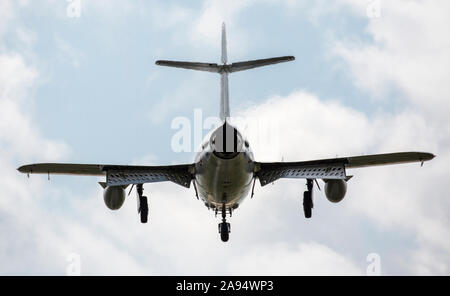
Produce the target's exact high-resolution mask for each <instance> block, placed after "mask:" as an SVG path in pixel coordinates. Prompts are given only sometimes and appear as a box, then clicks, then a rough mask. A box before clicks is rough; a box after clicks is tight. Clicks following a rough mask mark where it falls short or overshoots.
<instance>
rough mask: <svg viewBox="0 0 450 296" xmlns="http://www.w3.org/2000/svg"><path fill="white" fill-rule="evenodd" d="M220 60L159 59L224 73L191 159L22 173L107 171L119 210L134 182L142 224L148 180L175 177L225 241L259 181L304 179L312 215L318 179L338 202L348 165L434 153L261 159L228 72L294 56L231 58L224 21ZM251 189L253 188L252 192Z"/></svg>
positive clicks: (36, 167)
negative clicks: (232, 99)
mask: <svg viewBox="0 0 450 296" xmlns="http://www.w3.org/2000/svg"><path fill="white" fill-rule="evenodd" d="M221 48H222V55H221V63H220V64H216V63H199V62H182V61H168V60H158V61H156V65H159V66H168V67H176V68H183V69H190V70H196V71H206V72H212V73H217V74H219V75H220V87H221V92H220V119H221V124H220V126H219V127H218V128H217V129H215V130H214V131H213V132H212V133H211V136H210V137H209V139H208V140H207V141H206V142H205V143H204V144H203V145H202V147H201V151H200V152H199V153H198V154H197V155H196V157H195V160H194V162H193V163H189V164H180V165H167V166H136V165H110V164H68V163H39V164H29V165H24V166H21V167H19V168H18V170H19V172H21V173H24V174H28V175H29V174H48V175H50V174H67V175H87V176H105V177H106V180H105V182H99V183H100V185H101V186H102V187H103V188H104V192H103V198H104V201H105V204H106V206H107V207H108V208H109V209H111V210H118V209H120V208H121V206H122V205H123V203H124V201H125V198H126V191H125V189H126V188H127V187H128V186H130V185H132V187H131V189H130V192H131V190H132V189H133V187H136V193H137V201H138V214H139V215H140V220H141V222H142V223H147V221H148V212H149V209H148V201H147V197H146V196H144V195H143V187H144V184H146V183H156V182H164V181H171V182H173V183H175V184H178V185H181V186H183V187H186V188H190V186H191V184H192V185H193V187H194V189H195V194H196V197H197V199H201V200H202V202H203V203H204V205H205V206H206V207H207V208H208V209H210V210H213V211H214V212H215V214H216V216H217V214H218V213H220V214H221V217H222V222H221V223H219V225H218V230H219V233H220V237H221V240H222V241H224V242H227V241H228V240H229V235H230V232H231V226H230V223H228V222H227V217H228V216H230V217H231V216H232V213H233V211H234V210H236V209H237V208H238V207H239V205H240V204H241V203H242V202H243V201H244V199H245V198H246V197H247V196H248V195H251V197H253V195H254V188H255V182H256V180H257V179H258V180H259V182H260V184H261V186H262V187H264V186H266V185H268V184H271V183H273V182H275V181H276V180H278V179H281V178H291V179H304V180H306V185H307V190H306V191H305V192H304V194H303V211H304V215H305V217H306V218H311V216H312V209H313V207H314V203H313V187H314V184H316V185H317V186H319V183H318V182H317V180H318V179H322V180H323V182H324V183H325V186H324V191H325V196H326V197H327V199H328V200H329V201H330V202H333V203H338V202H340V201H341V200H342V199H343V198H344V196H345V194H346V191H347V182H348V180H349V179H350V178H351V177H352V176H349V175H347V173H346V169H354V168H362V167H370V166H379V165H388V164H401V163H409V162H420V163H422V164H423V162H424V161H428V160H431V159H433V158H434V155H433V154H431V153H425V152H396V153H387V154H374V155H365V156H352V157H339V158H337V157H336V158H330V159H319V160H307V161H298V162H258V161H256V160H255V159H254V157H253V153H252V150H251V148H250V144H249V142H248V141H247V139H246V138H244V137H243V135H242V134H241V133H240V132H239V131H238V129H237V128H236V127H235V126H233V125H232V123H231V122H230V121H231V120H230V118H231V116H230V106H229V92H228V75H229V74H231V73H234V72H238V71H244V70H250V69H253V68H257V67H262V66H268V65H273V64H277V63H283V62H289V61H293V60H295V58H294V57H293V56H282V57H275V58H269V59H260V60H250V61H244V62H237V63H231V64H229V63H228V59H227V40H226V30H225V24H223V25H222V46H221ZM250 191H251V193H250Z"/></svg>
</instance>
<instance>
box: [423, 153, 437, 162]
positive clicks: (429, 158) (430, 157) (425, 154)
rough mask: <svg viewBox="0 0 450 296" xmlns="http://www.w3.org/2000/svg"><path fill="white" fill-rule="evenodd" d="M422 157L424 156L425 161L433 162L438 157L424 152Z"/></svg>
mask: <svg viewBox="0 0 450 296" xmlns="http://www.w3.org/2000/svg"><path fill="white" fill-rule="evenodd" d="M422 155H423V160H424V161H428V160H432V159H433V158H435V157H436V155H434V154H433V153H429V152H422Z"/></svg>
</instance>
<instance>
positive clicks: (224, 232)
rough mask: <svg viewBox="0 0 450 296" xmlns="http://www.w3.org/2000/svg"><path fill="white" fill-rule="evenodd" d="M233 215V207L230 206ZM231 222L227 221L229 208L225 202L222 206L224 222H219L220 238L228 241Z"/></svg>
mask: <svg viewBox="0 0 450 296" xmlns="http://www.w3.org/2000/svg"><path fill="white" fill-rule="evenodd" d="M230 216H231V208H230ZM230 232H231V224H230V223H228V222H227V210H226V207H225V204H224V205H223V206H222V223H219V233H220V239H221V240H222V241H223V242H227V241H228V240H229V238H230Z"/></svg>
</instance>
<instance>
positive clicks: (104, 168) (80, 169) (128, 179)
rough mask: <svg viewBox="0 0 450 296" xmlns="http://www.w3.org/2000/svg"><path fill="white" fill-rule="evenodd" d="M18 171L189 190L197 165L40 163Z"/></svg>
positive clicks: (26, 166) (108, 183) (107, 183)
mask: <svg viewBox="0 0 450 296" xmlns="http://www.w3.org/2000/svg"><path fill="white" fill-rule="evenodd" d="M18 171H19V172H21V173H24V174H48V175H50V174H62V175H81V176H106V185H108V186H120V185H130V184H143V183H154V182H163V181H171V182H174V183H176V184H178V185H181V186H184V187H186V188H189V187H190V185H191V180H192V179H193V173H194V165H193V164H181V165H168V166H130V165H105V164H70V163H39V164H30V165H24V166H21V167H20V168H18Z"/></svg>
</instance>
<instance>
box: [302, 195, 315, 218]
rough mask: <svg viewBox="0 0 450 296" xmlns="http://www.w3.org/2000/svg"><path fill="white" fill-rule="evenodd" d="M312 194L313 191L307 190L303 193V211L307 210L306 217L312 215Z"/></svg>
mask: <svg viewBox="0 0 450 296" xmlns="http://www.w3.org/2000/svg"><path fill="white" fill-rule="evenodd" d="M312 206H313V203H312V196H311V191H305V192H304V193H303V211H304V212H305V218H308V219H309V218H311V217H312Z"/></svg>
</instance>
